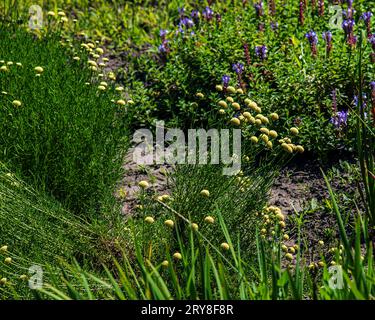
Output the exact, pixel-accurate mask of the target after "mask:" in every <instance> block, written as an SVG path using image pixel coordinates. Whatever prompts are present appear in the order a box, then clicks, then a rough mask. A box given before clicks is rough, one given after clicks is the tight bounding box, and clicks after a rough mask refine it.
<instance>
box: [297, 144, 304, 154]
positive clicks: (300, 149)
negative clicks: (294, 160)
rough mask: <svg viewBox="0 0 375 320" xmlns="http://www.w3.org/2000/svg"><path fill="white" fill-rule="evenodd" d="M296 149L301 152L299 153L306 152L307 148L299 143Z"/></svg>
mask: <svg viewBox="0 0 375 320" xmlns="http://www.w3.org/2000/svg"><path fill="white" fill-rule="evenodd" d="M296 151H297V152H299V153H303V152H305V149H304V148H303V147H302V146H300V145H298V146H296Z"/></svg>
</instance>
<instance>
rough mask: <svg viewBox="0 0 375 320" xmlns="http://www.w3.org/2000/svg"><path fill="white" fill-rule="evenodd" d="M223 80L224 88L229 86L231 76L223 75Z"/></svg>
mask: <svg viewBox="0 0 375 320" xmlns="http://www.w3.org/2000/svg"><path fill="white" fill-rule="evenodd" d="M221 80H222V81H223V86H224V88H227V87H228V85H229V81H230V77H229V76H227V75H223V76H222V78H221Z"/></svg>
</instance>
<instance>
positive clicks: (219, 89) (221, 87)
mask: <svg viewBox="0 0 375 320" xmlns="http://www.w3.org/2000/svg"><path fill="white" fill-rule="evenodd" d="M215 88H216V90H217V91H223V86H222V85H220V84H218V85H216V87H215Z"/></svg>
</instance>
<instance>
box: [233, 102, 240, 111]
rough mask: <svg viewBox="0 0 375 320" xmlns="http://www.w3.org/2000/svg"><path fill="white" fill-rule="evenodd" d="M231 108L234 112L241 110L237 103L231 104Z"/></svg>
mask: <svg viewBox="0 0 375 320" xmlns="http://www.w3.org/2000/svg"><path fill="white" fill-rule="evenodd" d="M232 107H233V108H234V109H235V110H240V109H241V106H240V105H239V103H237V102H233V103H232Z"/></svg>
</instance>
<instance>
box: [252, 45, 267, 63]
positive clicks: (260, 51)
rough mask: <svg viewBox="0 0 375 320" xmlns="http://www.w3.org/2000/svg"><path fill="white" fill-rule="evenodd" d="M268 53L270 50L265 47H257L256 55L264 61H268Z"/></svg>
mask: <svg viewBox="0 0 375 320" xmlns="http://www.w3.org/2000/svg"><path fill="white" fill-rule="evenodd" d="M267 51H268V50H267V47H266V46H265V45H263V46H256V47H255V55H256V56H257V57H258V58H259V59H260V60H262V61H263V60H266V59H267Z"/></svg>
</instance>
